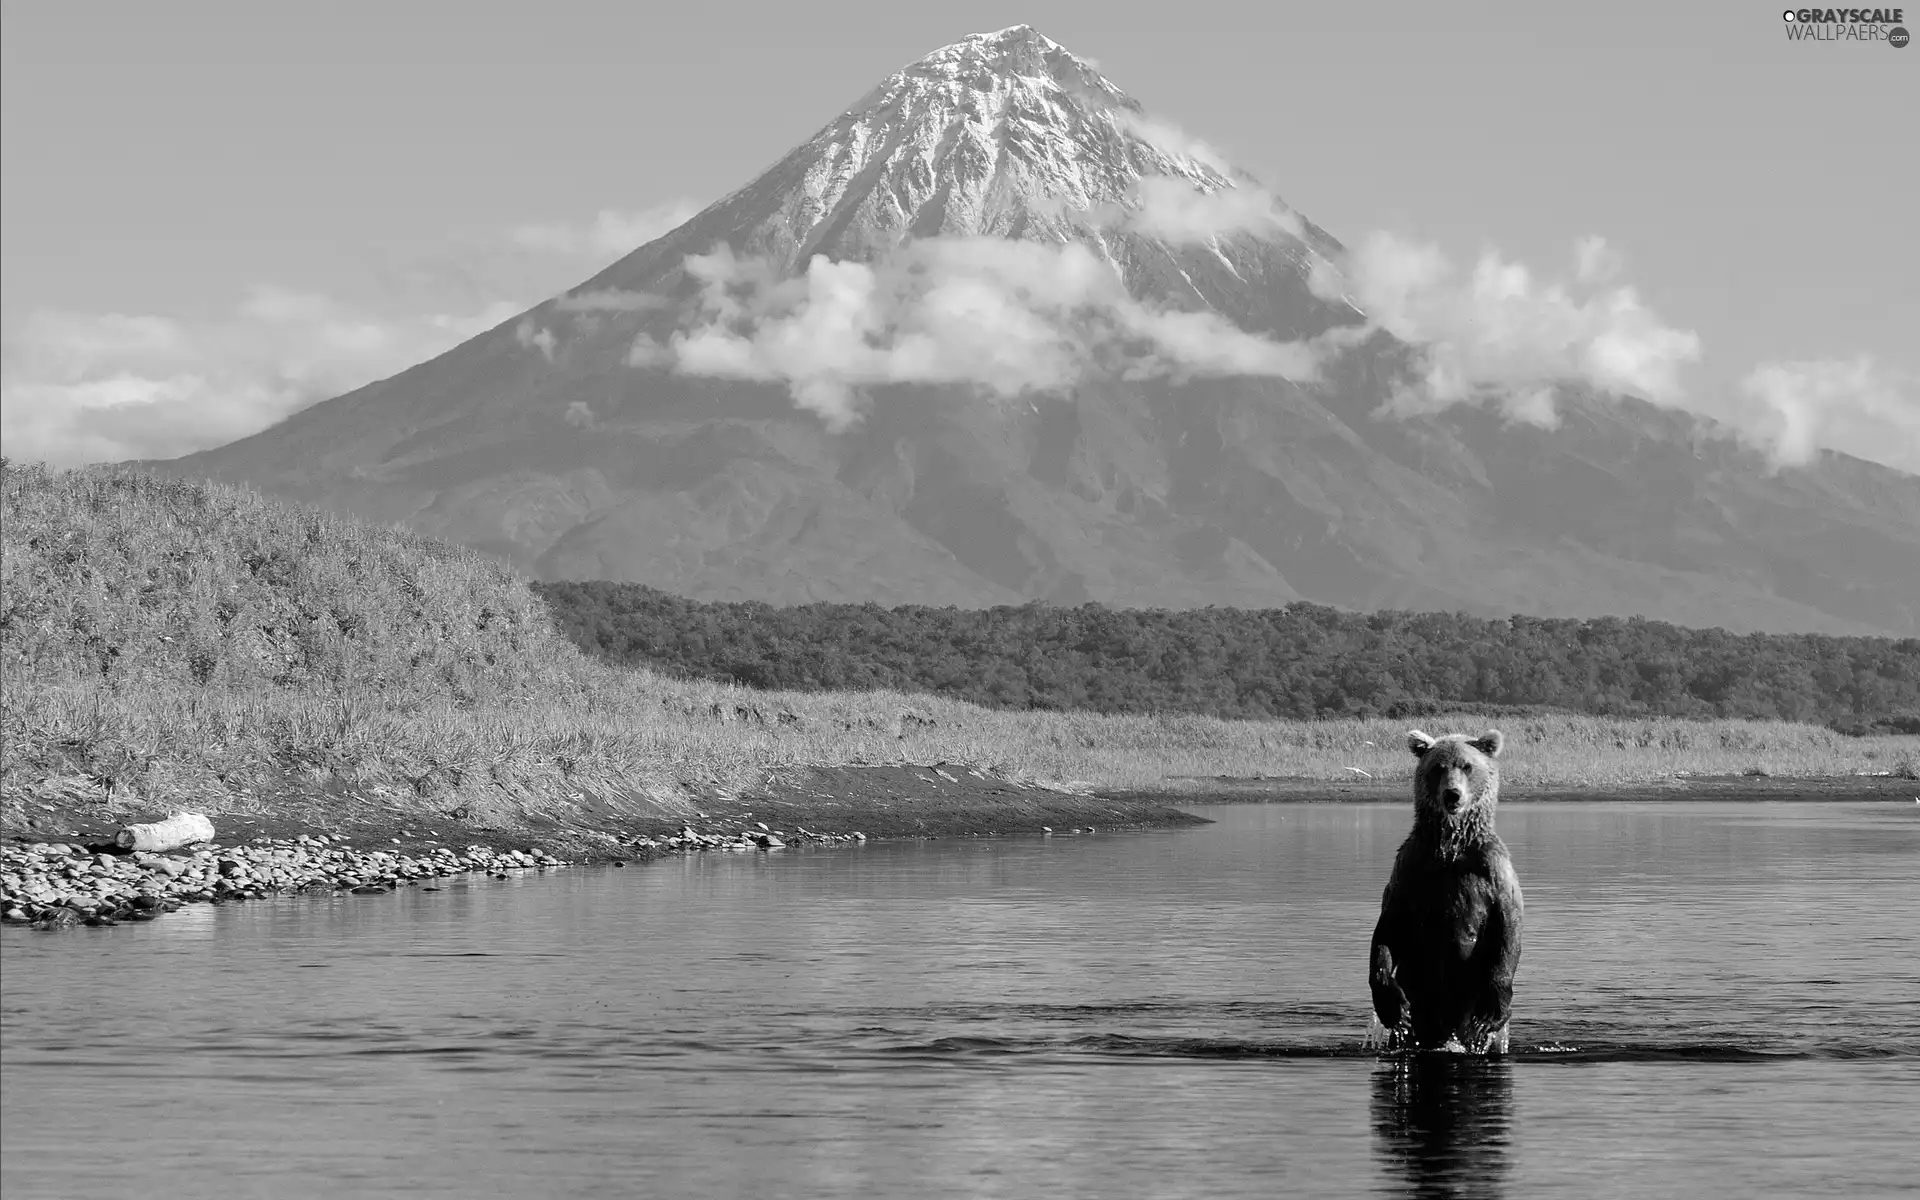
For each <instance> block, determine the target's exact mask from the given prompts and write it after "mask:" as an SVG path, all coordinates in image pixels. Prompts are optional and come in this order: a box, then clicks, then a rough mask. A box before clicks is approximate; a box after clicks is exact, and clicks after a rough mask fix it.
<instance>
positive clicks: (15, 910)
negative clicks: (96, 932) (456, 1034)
mask: <svg viewBox="0 0 1920 1200" xmlns="http://www.w3.org/2000/svg"><path fill="white" fill-rule="evenodd" d="M322 800H323V797H321V796H304V797H299V798H297V799H292V801H291V802H289V803H286V804H284V805H283V806H281V807H283V809H285V810H288V811H283V812H280V813H249V812H220V813H216V814H212V819H213V821H214V828H215V839H214V841H213V842H212V843H207V844H200V845H194V846H187V847H182V848H180V849H177V850H170V851H166V852H164V853H159V854H148V853H131V852H123V851H121V850H119V849H118V847H115V846H113V845H112V844H111V842H112V836H113V833H114V831H115V830H116V829H118V828H119V827H120V825H121V824H122V823H124V822H123V820H122V819H121V817H119V816H114V817H112V818H111V819H109V818H108V815H107V814H105V813H101V812H98V811H91V812H89V811H85V810H82V809H77V808H73V807H66V808H62V807H57V806H55V805H51V804H45V803H39V804H36V805H35V807H36V808H38V809H39V810H40V811H39V812H38V813H35V814H34V815H32V816H31V817H29V818H28V819H27V820H26V821H25V822H22V823H14V822H8V823H7V825H6V826H5V827H4V828H0V919H4V920H5V922H6V923H7V924H9V925H22V924H24V925H29V926H30V927H32V928H35V929H63V928H69V927H72V926H74V925H81V924H85V925H92V926H102V925H115V924H118V923H120V922H122V921H145V920H152V919H155V918H157V917H159V916H161V915H162V914H164V913H166V912H170V911H173V910H175V909H178V908H179V907H180V906H181V905H183V904H186V903H196V902H211V903H220V902H225V901H232V900H248V899H258V898H261V897H264V896H267V895H270V894H289V893H301V892H307V893H314V894H325V895H332V894H338V893H342V892H348V893H353V894H358V895H375V894H384V893H388V892H392V891H396V890H398V889H399V888H401V887H409V886H418V885H420V884H422V883H428V884H429V886H430V885H431V884H430V881H431V880H434V879H439V878H446V877H450V876H453V875H460V874H470V873H473V872H485V873H487V874H489V875H492V876H494V877H496V878H506V877H507V876H506V875H505V874H504V872H506V871H509V870H521V869H528V868H532V869H550V868H558V867H563V866H575V865H594V864H611V865H617V866H624V865H626V864H627V863H628V862H644V861H648V860H651V859H656V858H663V857H666V856H668V855H671V854H691V853H700V852H704V851H718V852H751V851H769V850H784V849H787V848H798V847H805V846H827V847H832V846H849V845H860V844H864V843H866V842H868V841H878V840H889V841H898V840H922V839H935V838H942V837H995V836H1003V835H1017V834H1054V833H1057V834H1061V835H1065V836H1072V835H1074V834H1086V833H1095V832H1098V831H1100V830H1116V829H1153V828H1177V827H1181V826H1193V825H1204V824H1207V823H1208V822H1207V820H1206V818H1204V817H1198V816H1195V815H1194V814H1192V813H1188V812H1185V811H1183V810H1181V809H1179V808H1177V807H1175V806H1174V805H1172V804H1169V803H1167V802H1166V801H1165V800H1164V799H1155V798H1148V797H1139V798H1130V799H1113V798H1109V797H1105V796H1100V795H1095V794H1092V793H1090V792H1082V791H1068V790H1062V789H1058V788H1050V787H1045V786H1041V785H1038V784H1030V783H1021V782H1016V781H1012V780H1007V779H1002V778H996V777H994V776H990V775H987V774H985V773H983V772H981V771H979V770H977V769H973V768H969V767H965V766H961V765H958V764H952V763H939V764H936V765H933V766H924V767H923V766H872V767H825V768H806V769H797V770H788V771H782V772H778V773H776V774H774V775H770V776H769V777H768V778H767V779H765V780H764V781H763V783H762V785H761V786H760V787H758V788H755V789H752V790H749V791H744V792H742V793H740V794H738V795H726V794H716V795H711V796H706V797H702V798H699V799H698V800H691V801H689V802H688V805H687V806H686V808H685V810H684V811H674V810H670V809H667V808H665V807H664V806H658V805H656V806H653V807H654V808H655V809H656V810H657V811H656V812H655V813H653V814H652V815H646V816H639V817H636V816H635V815H634V814H633V813H632V811H631V809H630V808H628V807H626V806H608V807H607V808H606V809H605V810H604V811H596V809H598V808H601V806H598V805H596V804H595V803H594V802H593V801H592V800H590V799H583V801H582V803H581V805H580V806H579V808H578V810H577V811H576V812H575V813H573V814H571V815H572V816H573V817H574V818H575V819H574V820H571V821H564V822H563V821H549V822H543V823H529V825H528V826H527V827H525V828H521V829H512V830H508V829H498V828H493V827H488V826H483V825H476V824H473V823H472V822H471V821H470V820H468V819H467V818H466V817H465V816H463V815H457V814H463V813H464V812H465V810H464V809H455V810H454V811H453V812H450V813H444V814H439V815H429V816H427V817H426V818H425V819H423V818H422V814H421V813H419V812H418V811H417V810H407V811H389V812H386V813H381V812H379V811H377V810H374V809H370V808H369V807H368V806H366V805H364V804H356V805H340V806H334V807H333V808H332V811H331V812H329V811H328V809H327V807H326V806H325V805H324V804H323V803H321V801H322ZM164 815H166V814H163V813H153V814H140V815H136V816H132V817H130V818H128V819H132V820H143V819H152V818H154V817H158V816H164Z"/></svg>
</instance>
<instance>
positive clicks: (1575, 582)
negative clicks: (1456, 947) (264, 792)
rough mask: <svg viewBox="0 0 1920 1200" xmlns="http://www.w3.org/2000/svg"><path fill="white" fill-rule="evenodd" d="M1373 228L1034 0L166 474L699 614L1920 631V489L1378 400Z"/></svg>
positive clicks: (1381, 380)
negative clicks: (1359, 274)
mask: <svg viewBox="0 0 1920 1200" xmlns="http://www.w3.org/2000/svg"><path fill="white" fill-rule="evenodd" d="M850 91H851V89H850ZM662 169H664V170H670V169H671V166H670V164H665V165H663V168H662ZM1343 253H1344V248H1343V247H1342V246H1341V244H1340V243H1339V242H1338V241H1337V240H1336V239H1335V238H1333V237H1332V236H1331V235H1330V234H1328V233H1327V232H1326V231H1325V230H1323V229H1321V228H1319V227H1318V226H1316V225H1315V224H1313V223H1312V222H1311V221H1310V220H1308V219H1307V218H1306V217H1305V216H1303V215H1302V214H1300V213H1298V212H1296V211H1294V210H1293V209H1291V208H1290V207H1288V206H1287V205H1286V204H1285V203H1284V202H1283V201H1281V200H1279V199H1278V198H1276V197H1274V196H1273V195H1272V194H1271V193H1269V192H1267V191H1265V190H1264V189H1263V188H1262V187H1261V186H1260V185H1259V183H1258V182H1257V181H1255V180H1253V179H1252V177H1251V176H1249V175H1248V174H1247V173H1246V172H1244V171H1242V170H1239V169H1238V168H1235V167H1233V166H1232V165H1231V164H1228V163H1225V162H1222V161H1220V160H1219V158H1218V156H1217V155H1215V154H1213V153H1212V152H1211V151H1209V150H1207V149H1206V147H1205V146H1204V145H1202V144H1201V143H1199V142H1197V141H1195V140H1194V139H1191V138H1188V137H1186V136H1185V135H1182V134H1179V133H1178V132H1177V131H1174V130H1172V129H1171V127H1169V126H1167V125H1166V124H1165V123H1164V122H1160V121H1158V120H1157V119H1155V118H1154V117H1153V116H1152V115H1151V113H1150V112H1149V111H1148V110H1147V109H1146V108H1145V107H1144V106H1143V105H1142V104H1141V103H1140V102H1139V101H1138V100H1136V99H1134V98H1133V97H1131V96H1129V95H1128V94H1127V93H1125V92H1123V91H1121V90H1120V89H1119V88H1118V87H1116V86H1115V85H1113V84H1112V83H1111V82H1110V81H1108V80H1107V79H1105V78H1104V77H1103V76H1101V75H1100V73H1099V72H1098V71H1096V70H1094V69H1093V68H1092V67H1091V66H1090V65H1089V64H1087V63H1086V62H1084V61H1082V60H1080V59H1078V58H1075V57H1074V56H1073V55H1072V54H1070V53H1069V52H1067V51H1066V50H1065V49H1064V48H1062V47H1060V46H1059V45H1058V44H1056V43H1053V42H1051V41H1049V40H1048V39H1046V38H1045V37H1043V36H1041V35H1040V34H1038V33H1037V32H1035V31H1034V30H1032V29H1031V28H1028V27H1025V26H1020V27H1015V28H1013V29H1008V30H1002V31H999V32H998V33H995V34H990V35H980V36H977V37H972V38H967V39H964V40H963V41H961V42H957V43H955V44H953V45H951V46H947V47H943V48H941V49H940V50H937V51H935V52H934V53H932V54H930V55H928V56H927V57H926V58H924V59H922V60H920V61H919V62H916V63H913V64H909V65H908V66H906V67H904V68H902V69H901V70H900V71H898V72H896V73H895V74H894V75H892V76H890V77H889V78H888V79H887V80H885V81H883V82H882V83H881V84H880V85H879V86H878V87H876V88H874V89H872V90H871V91H870V92H869V93H868V94H867V95H866V96H864V97H863V98H861V99H860V100H858V101H857V102H856V103H854V104H853V105H851V106H850V107H849V108H848V110H847V111H846V112H844V113H842V114H840V115H839V116H837V117H836V118H834V119H833V120H832V121H830V122H829V123H828V124H827V125H825V126H824V127H823V128H822V129H821V130H820V131H819V133H818V134H816V135H815V136H814V137H812V138H810V139H808V140H807V141H806V142H805V143H803V144H802V145H800V146H798V147H796V148H795V149H794V150H793V151H792V152H791V153H789V154H787V155H785V156H784V157H782V158H781V159H780V161H779V162H777V163H775V164H774V165H773V166H771V167H770V168H768V169H767V170H766V171H764V172H763V173H762V174H760V175H759V176H757V177H756V178H754V179H753V180H752V181H750V182H749V183H748V184H747V185H746V186H744V187H742V188H740V189H739V190H738V191H736V192H734V193H732V194H730V195H728V196H726V197H724V198H722V199H721V200H719V201H718V202H716V203H715V204H713V205H711V206H710V207H708V208H707V209H706V210H704V211H703V212H701V213H700V214H698V215H697V216H695V217H694V218H692V219H691V220H690V221H688V222H687V223H686V224H684V225H683V226H681V227H680V228H678V229H676V230H674V231H672V232H671V233H669V234H667V235H666V236H664V237H662V238H660V239H658V240H656V241H654V242H652V243H650V244H648V245H646V246H642V247H640V248H638V249H636V250H635V251H633V252H632V253H631V254H629V255H627V256H626V257H624V258H622V259H620V260H619V261H617V262H615V263H613V264H611V265H609V266H608V267H607V268H606V269H605V270H603V271H602V272H600V273H599V274H598V275H596V276H594V277H593V278H592V279H590V280H587V281H585V282H584V283H582V284H581V285H580V286H579V287H577V288H574V289H571V290H569V291H568V292H566V293H565V294H563V295H560V296H557V297H554V298H552V299H550V300H548V301H546V302H543V303H541V304H539V305H537V306H535V307H534V308H533V309H531V310H529V311H528V312H527V313H525V314H524V315H523V316H521V317H519V318H516V319H514V320H512V321H509V322H507V323H505V324H503V325H501V326H499V327H498V328H496V329H493V330H491V331H489V332H487V333H484V334H482V335H480V336H478V337H476V338H474V339H472V340H471V341H469V342H467V343H465V344H463V345H461V346H459V347H456V348H455V349H453V350H451V351H449V352H447V353H446V354H444V355H441V356H440V357H438V358H436V359H433V360H432V361H430V362H426V363H422V364H420V365H418V366H416V367H413V368H412V369H410V370H407V371H405V372H403V373H401V374H399V375H397V376H395V377H393V378H391V379H387V380H383V381H380V382H377V383H374V384H371V385H369V386H367V387H365V388H362V389H360V390H358V391H355V392H353V393H350V394H348V395H345V396H341V397H338V398H335V399H332V400H329V401H325V402H323V403H320V404H317V405H315V406H313V407H311V408H309V409H307V410H305V411H303V412H301V413H298V414H296V415H295V416H293V417H291V418H289V419H288V420H286V421H285V422H283V423H281V424H280V425H277V426H275V427H273V428H270V429H267V430H265V431H263V432H261V433H259V434H257V435H255V436H252V437H249V438H245V439H242V440H240V441H237V442H234V443H232V444H230V445H227V446H223V447H220V448H217V449H214V450H210V451H207V452H205V453H201V454H196V455H191V456H188V457H186V458H182V459H179V460H175V461H172V462H167V463H163V464H154V466H155V469H159V470H164V471H166V472H168V473H171V474H175V475H179V476H182V477H195V478H198V477H213V478H217V479H221V480H224V481H230V482H238V483H245V484H248V485H251V486H254V487H257V488H260V489H262V490H264V491H267V492H270V493H272V494H275V495H280V496H284V497H288V498H292V499H296V500H299V501H301V502H304V503H310V504H314V505H317V506H320V507H324V508H326V509H329V510H330V511H334V512H339V513H344V514H351V515H353V516H355V517H358V518H361V519H364V520H369V521H373V522H377V523H386V522H403V523H405V524H406V525H407V526H408V527H409V528H411V529H414V530H416V531H418V532H421V533H425V534H428V535H431V536H434V537H437V538H442V539H445V540H448V541H453V542H457V543H460V544H463V545H466V546H470V547H474V548H477V549H480V550H484V551H486V552H488V553H492V554H496V555H499V556H501V557H502V558H504V559H506V560H507V561H509V562H511V563H513V564H514V565H515V566H517V567H518V568H519V569H520V570H522V571H524V572H526V573H528V574H531V575H533V576H535V577H537V578H541V579H545V580H595V579H603V580H614V581H626V582H636V583H643V584H647V585H650V586H653V587H657V588H661V589H664V590H666V591H669V592H673V593H676V594H679V595H684V596H689V597H693V598H697V599H704V600H762V601H770V602H779V603H801V602H809V601H838V602H876V603H881V604H927V605H945V604H959V605H964V606H968V607H986V606H990V605H999V604H1017V603H1020V602H1021V601H1023V600H1032V599H1040V600H1045V601H1048V602H1051V603H1056V604H1063V605H1077V604H1081V603H1084V602H1088V601H1097V602H1100V603H1104V604H1107V605H1110V606H1122V607H1145V608H1195V607H1203V606H1206V605H1231V606H1237V607H1242V608H1273V607H1279V606H1283V605H1286V604H1290V603H1293V602H1295V601H1299V600H1307V601H1311V602H1314V603H1317V604H1322V605H1329V606H1334V607H1340V608H1345V609H1352V610H1359V611H1371V610H1377V609H1401V610H1415V611H1464V612H1468V613H1473V614H1477V615H1481V616H1504V615H1505V614H1507V613H1512V612H1528V613H1533V614H1537V615H1540V616H1548V617H1599V616H1605V615H1617V616H1629V615H1636V614H1638V615H1644V616H1647V617H1650V618H1654V619H1658V620H1664V621H1669V622H1673V623H1676V624H1681V625H1687V626H1695V627H1710V626H1721V627H1725V628H1728V629H1731V630H1733V631H1735V632H1748V631H1753V630H1766V631H1779V632H1823V633H1831V634H1880V635H1888V636H1895V637H1913V636H1916V635H1920V477H1916V476H1912V475H1908V474H1904V473H1902V472H1899V471H1895V470H1891V469H1888V468H1884V467H1880V466H1876V465H1874V464H1871V463H1867V462H1863V461H1860V460H1857V459H1851V458H1847V457H1844V456H1840V455H1835V454H1825V455H1823V456H1821V457H1820V458H1819V459H1818V460H1817V461H1816V462H1814V463H1812V464H1810V465H1808V466H1806V467H1804V468H1789V469H1784V470H1778V471H1776V470H1774V469H1772V467H1771V466H1770V464H1769V463H1768V462H1767V461H1766V460H1765V459H1764V458H1763V457H1762V456H1761V455H1760V454H1758V453H1757V452H1754V451H1752V450H1750V449H1747V448H1745V447H1743V446H1742V445H1741V444H1739V443H1737V442H1735V441H1732V440H1731V439H1730V438H1728V437H1727V435H1726V431H1725V430H1723V429H1718V428H1716V427H1714V426H1712V425H1710V424H1708V423H1706V422H1703V421H1701V420H1698V419H1696V418H1694V417H1692V416H1689V415H1687V414H1684V413H1681V412H1679V411H1677V410H1674V409H1671V408H1662V407H1658V406H1656V405H1654V404H1651V403H1647V402H1644V401H1643V400H1640V399H1636V398H1634V397H1632V396H1619V395H1611V394H1602V393H1598V392H1595V391H1592V390H1591V389H1589V388H1584V387H1578V386H1573V385H1567V386H1564V387H1560V388H1558V389H1557V390H1556V394H1555V397H1554V403H1555V405H1556V409H1557V422H1556V423H1554V426H1553V428H1542V427H1540V426H1539V425H1537V424H1531V423H1528V422H1527V421H1524V420H1518V419H1515V418H1513V417H1511V416H1510V415H1508V414H1506V413H1505V412H1502V411H1500V410H1498V408H1497V407H1487V408H1482V407H1475V406H1472V405H1456V406H1454V407H1451V408H1447V409H1445V410H1444V411H1440V412H1428V413H1424V414H1417V415H1401V416H1389V415H1383V410H1384V409H1386V408H1387V406H1388V404H1389V401H1390V400H1392V399H1393V398H1394V397H1395V396H1396V395H1397V394H1398V393H1399V391H1400V389H1401V387H1402V386H1403V384H1404V383H1405V382H1406V380H1407V379H1408V378H1409V372H1410V371H1412V370H1413V369H1414V368H1415V367H1416V365H1417V364H1418V362H1419V358H1420V353H1421V351H1420V350H1419V348H1417V347H1413V346H1408V345H1405V344H1402V343H1399V342H1397V341H1395V340H1394V339H1393V338H1392V337H1390V336H1388V335H1387V334H1386V333H1384V332H1375V333H1373V334H1372V335H1371V336H1370V337H1369V338H1367V339H1366V340H1364V341H1356V340H1355V339H1356V338H1358V336H1359V334H1358V332H1357V331H1358V330H1359V329H1361V328H1362V326H1361V322H1362V321H1363V320H1364V319H1365V314H1363V313H1361V312H1360V311H1359V310H1358V309H1356V308H1355V307H1354V305H1353V304H1352V303H1351V302H1349V301H1347V300H1345V299H1341V298H1339V296H1338V293H1337V292H1336V291H1334V290H1330V288H1329V286H1328V284H1327V283H1326V280H1327V279H1328V278H1329V277H1330V276H1329V272H1331V273H1332V275H1331V277H1332V278H1335V279H1337V278H1338V271H1339V267H1338V263H1339V261H1340V260H1341V256H1342V254H1343ZM1316 339H1318V340H1316ZM1328 347H1338V348H1339V350H1338V353H1322V351H1326V350H1327V348H1328ZM1308 360H1316V361H1308Z"/></svg>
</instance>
